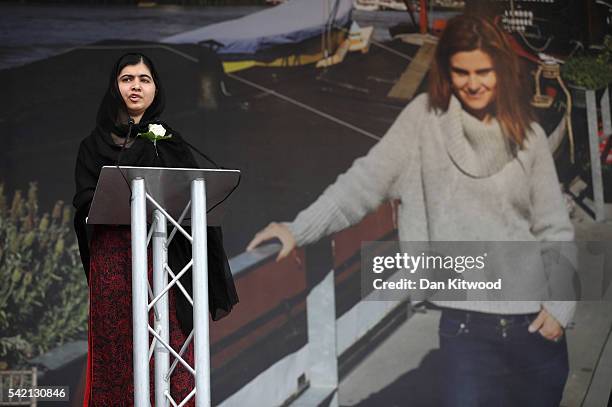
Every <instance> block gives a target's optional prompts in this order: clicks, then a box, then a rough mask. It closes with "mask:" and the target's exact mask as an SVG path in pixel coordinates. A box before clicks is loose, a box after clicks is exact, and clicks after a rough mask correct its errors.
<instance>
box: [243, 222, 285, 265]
mask: <svg viewBox="0 0 612 407" xmlns="http://www.w3.org/2000/svg"><path fill="white" fill-rule="evenodd" d="M274 238H276V239H278V240H280V242H281V245H282V247H281V250H280V252H279V253H278V256H276V261H280V260H281V259H284V258H285V257H287V255H289V253H291V251H292V250H293V249H295V246H296V242H295V237H293V234H292V233H291V231H290V230H289V228H288V227H287V226H285V225H284V224H282V223H277V222H272V223H270V224H269V225H268V226H266V227H265V228H263V229H262V230H260V231H259V232H257V233H256V234H255V236H254V237H253V240H251V242H250V243H249V244H248V246H247V248H246V249H247V251H251V250H253V249H254V248H255V247H257V246H259V245H260V244H261V243H263V242H265V241H268V240H271V239H274Z"/></svg>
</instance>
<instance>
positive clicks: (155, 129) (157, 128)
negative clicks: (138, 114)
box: [149, 124, 166, 137]
mask: <svg viewBox="0 0 612 407" xmlns="http://www.w3.org/2000/svg"><path fill="white" fill-rule="evenodd" d="M149 131H150V132H151V133H153V134H155V136H156V137H163V136H165V135H166V129H165V128H164V126H162V125H161V124H149Z"/></svg>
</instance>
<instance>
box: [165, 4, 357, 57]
mask: <svg viewBox="0 0 612 407" xmlns="http://www.w3.org/2000/svg"><path fill="white" fill-rule="evenodd" d="M352 7H353V2H352V0H289V1H287V2H285V3H283V4H281V5H279V6H276V7H271V8H269V9H266V10H263V11H259V12H257V13H253V14H250V15H248V16H245V17H242V18H238V19H235V20H230V21H225V22H222V23H218V24H212V25H208V26H206V27H202V28H198V29H196V30H192V31H187V32H184V33H181V34H177V35H173V36H171V37H167V38H165V39H163V40H162V41H161V42H165V43H169V44H184V43H190V44H197V43H200V42H203V41H210V40H213V41H216V42H218V43H221V44H222V46H221V47H220V48H219V49H218V51H217V52H218V53H220V54H255V53H257V52H259V51H264V50H266V49H268V48H271V47H274V46H277V45H282V44H295V43H298V42H301V41H304V40H306V39H309V38H312V37H314V36H317V35H320V34H321V32H322V31H323V30H324V28H325V27H326V26H328V25H329V24H330V23H331V24H332V25H333V26H336V27H338V26H345V25H347V24H348V22H349V21H350V19H351V10H352Z"/></svg>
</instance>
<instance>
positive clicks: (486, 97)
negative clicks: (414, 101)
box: [450, 49, 497, 120]
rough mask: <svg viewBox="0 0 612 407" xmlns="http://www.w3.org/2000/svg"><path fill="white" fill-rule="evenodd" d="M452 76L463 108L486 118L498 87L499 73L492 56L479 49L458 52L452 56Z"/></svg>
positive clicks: (483, 118)
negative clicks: (496, 71)
mask: <svg viewBox="0 0 612 407" xmlns="http://www.w3.org/2000/svg"><path fill="white" fill-rule="evenodd" d="M450 77H451V82H452V86H453V90H454V93H455V95H456V96H457V97H458V98H459V100H460V101H461V104H462V105H463V108H464V109H465V110H467V111H469V112H470V113H471V114H472V115H474V116H476V117H477V118H479V119H481V120H485V119H486V118H487V117H488V116H489V108H490V107H491V105H492V104H493V102H494V100H495V96H496V89H497V75H496V73H495V69H494V66H493V61H491V57H490V56H489V55H488V54H487V53H485V52H483V51H481V50H478V49H477V50H474V51H463V52H457V53H456V54H453V55H452V56H451V58H450Z"/></svg>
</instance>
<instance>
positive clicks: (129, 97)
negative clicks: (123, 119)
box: [117, 62, 156, 123]
mask: <svg viewBox="0 0 612 407" xmlns="http://www.w3.org/2000/svg"><path fill="white" fill-rule="evenodd" d="M117 86H118V87H119V92H120V93H121V97H122V98H123V101H124V102H125V106H126V107H127V110H128V114H129V115H130V117H132V118H133V119H134V122H136V123H138V122H139V121H140V119H141V118H142V115H143V114H144V112H145V111H146V110H147V108H148V107H149V106H151V103H153V100H154V99H155V90H156V87H155V82H154V81H153V76H152V75H151V71H150V70H149V68H148V67H147V66H146V65H145V64H144V63H143V62H139V63H138V64H136V65H126V66H125V67H124V68H123V69H122V70H121V72H119V75H118V76H117Z"/></svg>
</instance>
